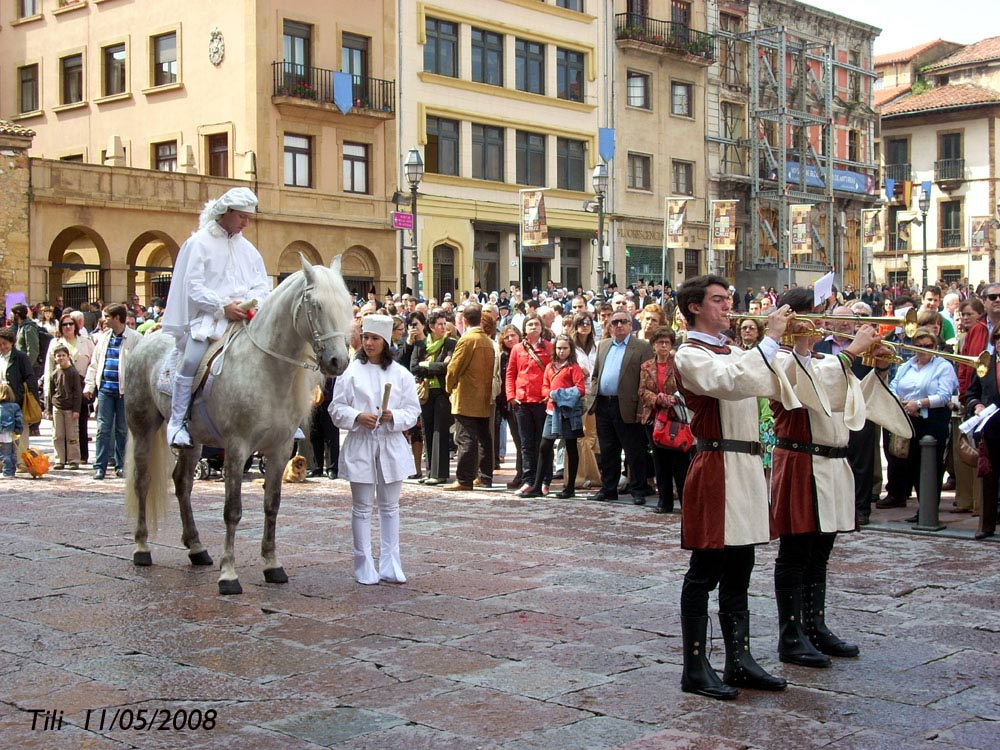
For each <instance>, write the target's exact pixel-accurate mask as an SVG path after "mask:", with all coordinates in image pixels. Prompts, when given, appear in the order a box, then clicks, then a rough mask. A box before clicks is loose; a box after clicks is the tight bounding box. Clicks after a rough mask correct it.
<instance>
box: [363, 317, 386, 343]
mask: <svg viewBox="0 0 1000 750" xmlns="http://www.w3.org/2000/svg"><path fill="white" fill-rule="evenodd" d="M361 333H374V334H375V335H376V336H381V337H382V338H383V339H385V343H386V344H392V318H390V317H389V316H388V315H366V316H365V317H364V318H362V320H361Z"/></svg>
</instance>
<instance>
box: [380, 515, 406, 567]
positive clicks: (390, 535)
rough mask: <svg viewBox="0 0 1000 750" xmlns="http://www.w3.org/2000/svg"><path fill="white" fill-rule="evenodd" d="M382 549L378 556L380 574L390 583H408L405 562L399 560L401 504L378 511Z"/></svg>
mask: <svg viewBox="0 0 1000 750" xmlns="http://www.w3.org/2000/svg"><path fill="white" fill-rule="evenodd" d="M378 526H379V536H380V537H381V542H382V544H381V551H380V552H379V556H378V576H379V578H380V579H382V580H383V581H389V582H390V583H406V576H405V575H403V564H402V563H401V562H400V561H399V506H398V505H397V506H396V509H395V510H382V509H381V508H379V511H378Z"/></svg>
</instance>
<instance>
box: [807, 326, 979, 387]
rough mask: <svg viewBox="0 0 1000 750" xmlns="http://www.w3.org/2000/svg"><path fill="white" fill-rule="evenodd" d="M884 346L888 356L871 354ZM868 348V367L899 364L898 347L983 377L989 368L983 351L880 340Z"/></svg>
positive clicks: (863, 361) (865, 360)
mask: <svg viewBox="0 0 1000 750" xmlns="http://www.w3.org/2000/svg"><path fill="white" fill-rule="evenodd" d="M816 331H817V333H822V334H823V335H824V336H831V335H832V336H837V337H838V338H842V339H851V340H852V341H853V340H854V339H856V338H857V336H851V335H849V334H846V333H839V332H837V331H831V330H828V329H826V328H817V329H816ZM879 345H881V346H884V347H886V348H888V349H889V350H890V351H891V352H892V355H890V356H889V357H876V356H874V354H873V350H874V348H875V346H879ZM875 346H873V347H872V348H871V349H868V350H867V351H866V352H864V353H863V354H862V355H861V364H863V365H866V366H868V367H875V366H876V364H875V363H876V362H887V363H889V364H895V365H899V364H902V363H903V358H902V357H900V356H899V355H898V354H897V353H896V352H897V350H899V349H905V350H907V351H909V352H914V353H915V354H930V355H931V356H932V357H941V358H942V359H947V360H948V361H949V362H956V363H958V364H960V365H967V366H968V367H972V368H974V369H975V371H976V374H977V375H978V376H979V377H981V378H984V377H986V373H987V372H989V370H990V353H989V352H983V353H982V354H980V355H979V356H978V357H974V356H972V355H971V354H952V353H951V352H942V351H938V350H937V349H928V348H927V347H925V346H913V344H897V343H894V342H890V341H881V342H879V343H878V344H876V345H875Z"/></svg>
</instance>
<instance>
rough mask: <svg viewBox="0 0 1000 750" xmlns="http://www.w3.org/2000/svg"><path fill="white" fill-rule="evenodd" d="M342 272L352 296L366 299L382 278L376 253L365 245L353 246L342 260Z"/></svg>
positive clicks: (345, 252) (346, 251)
mask: <svg viewBox="0 0 1000 750" xmlns="http://www.w3.org/2000/svg"><path fill="white" fill-rule="evenodd" d="M340 262H341V266H340V272H341V274H342V275H343V277H344V283H346V284H347V288H348V289H350V290H351V293H352V294H355V295H360V296H361V297H364V296H365V295H366V293H367V292H368V290H369V289H371V287H372V286H374V284H375V282H376V280H377V279H380V278H381V276H382V273H381V270H380V269H379V264H378V258H376V257H375V253H373V252H372V251H371V250H369V249H368V248H367V247H365V246H363V245H352V246H351V247H349V248H347V250H345V251H344V254H343V256H342V257H341V259H340Z"/></svg>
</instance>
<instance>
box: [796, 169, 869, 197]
mask: <svg viewBox="0 0 1000 750" xmlns="http://www.w3.org/2000/svg"><path fill="white" fill-rule="evenodd" d="M801 169H802V167H801V165H800V164H799V163H798V162H797V161H790V162H787V163H786V164H785V179H786V180H788V181H789V182H794V183H797V182H798V181H799V174H800V171H801ZM806 185H808V186H809V187H818V188H821V187H824V183H823V180H822V179H821V178H820V174H819V172H818V171H817V170H816V167H814V166H812V165H811V164H810V165H809V166H808V167H806ZM833 189H834V190H840V191H842V192H845V193H861V194H863V195H875V192H876V191H875V178H874V177H873V176H871V175H866V174H861V173H860V172H848V171H847V170H846V169H835V170H833Z"/></svg>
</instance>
